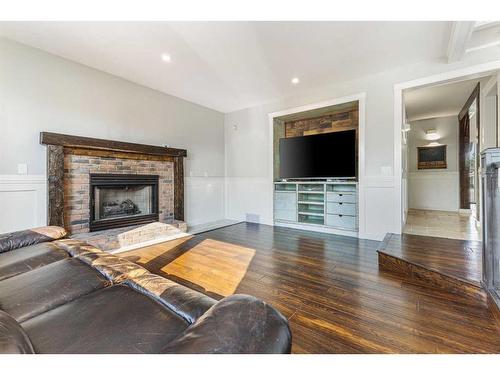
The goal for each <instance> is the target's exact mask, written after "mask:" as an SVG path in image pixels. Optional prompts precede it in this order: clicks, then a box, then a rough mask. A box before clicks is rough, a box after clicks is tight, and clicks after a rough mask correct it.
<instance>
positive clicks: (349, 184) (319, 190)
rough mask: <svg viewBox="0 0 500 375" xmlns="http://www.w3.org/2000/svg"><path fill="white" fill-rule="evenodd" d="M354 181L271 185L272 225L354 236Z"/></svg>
mask: <svg viewBox="0 0 500 375" xmlns="http://www.w3.org/2000/svg"><path fill="white" fill-rule="evenodd" d="M357 186H358V185H357V182H355V181H338V182H310V181H307V182H306V181H304V182H276V183H274V222H275V224H277V225H281V226H290V227H295V228H296V227H300V228H304V229H313V230H317V231H325V232H331V231H332V230H334V231H335V233H342V232H345V234H347V235H357V231H358V191H357V190H358V189H357Z"/></svg>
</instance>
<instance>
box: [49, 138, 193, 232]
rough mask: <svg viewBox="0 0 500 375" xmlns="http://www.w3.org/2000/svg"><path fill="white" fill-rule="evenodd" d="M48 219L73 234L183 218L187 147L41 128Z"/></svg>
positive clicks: (167, 221) (50, 222) (169, 221)
mask: <svg viewBox="0 0 500 375" xmlns="http://www.w3.org/2000/svg"><path fill="white" fill-rule="evenodd" d="M40 136H41V143H42V144H45V145H47V163H48V166H47V171H48V173H47V174H48V193H49V199H48V222H49V225H60V226H64V227H65V228H66V229H67V230H68V231H69V232H70V233H71V234H78V233H86V232H90V231H96V230H101V229H109V228H117V227H125V226H130V225H136V224H146V223H151V222H155V221H159V222H161V223H172V222H174V220H183V219H184V217H183V206H184V199H183V198H184V192H183V190H184V187H183V165H182V164H183V157H185V156H186V150H181V149H173V148H166V147H158V146H149V145H142V144H135V143H126V142H117V141H110V140H101V139H95V138H86V137H77V136H70V135H64V134H55V133H45V132H43V133H41V134H40Z"/></svg>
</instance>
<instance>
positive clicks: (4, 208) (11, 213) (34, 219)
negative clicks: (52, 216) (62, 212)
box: [0, 175, 47, 233]
mask: <svg viewBox="0 0 500 375" xmlns="http://www.w3.org/2000/svg"><path fill="white" fill-rule="evenodd" d="M46 191H47V182H46V178H45V176H43V175H0V212H1V215H0V233H5V232H11V231H15V230H21V229H28V228H33V227H38V226H43V225H46V223H47V204H46V201H47V197H46Z"/></svg>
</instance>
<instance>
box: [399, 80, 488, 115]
mask: <svg viewBox="0 0 500 375" xmlns="http://www.w3.org/2000/svg"><path fill="white" fill-rule="evenodd" d="M488 79H489V77H484V78H481V79H471V80H467V81H461V82H456V83H449V84H443V85H438V86H429V87H423V88H418V89H415V90H411V91H408V92H405V96H404V97H405V108H406V116H407V117H408V120H409V121H417V120H424V119H428V118H434V117H445V116H455V115H458V114H459V112H460V110H461V109H462V108H463V106H464V105H465V102H466V101H467V99H468V98H469V96H470V95H471V94H472V91H474V88H475V87H476V85H477V84H478V82H479V83H480V84H481V85H483V84H485V83H486V82H487V81H488Z"/></svg>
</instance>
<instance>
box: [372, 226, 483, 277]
mask: <svg viewBox="0 0 500 375" xmlns="http://www.w3.org/2000/svg"><path fill="white" fill-rule="evenodd" d="M379 251H383V252H384V253H385V254H388V255H391V256H393V257H397V258H400V259H402V260H405V261H407V262H410V263H413V264H416V265H419V266H422V267H424V268H427V269H429V270H433V271H436V272H438V273H441V274H443V275H446V276H449V277H453V278H455V279H458V280H462V281H464V282H468V283H470V284H473V285H476V286H480V285H481V276H482V271H481V268H482V249H481V242H479V241H464V240H456V239H450V238H438V237H429V236H417V235H413V234H402V235H397V234H388V235H387V236H386V238H385V240H384V244H383V245H382V246H381V247H380V248H379Z"/></svg>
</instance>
